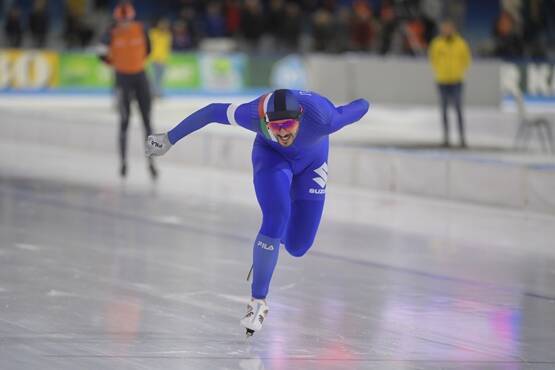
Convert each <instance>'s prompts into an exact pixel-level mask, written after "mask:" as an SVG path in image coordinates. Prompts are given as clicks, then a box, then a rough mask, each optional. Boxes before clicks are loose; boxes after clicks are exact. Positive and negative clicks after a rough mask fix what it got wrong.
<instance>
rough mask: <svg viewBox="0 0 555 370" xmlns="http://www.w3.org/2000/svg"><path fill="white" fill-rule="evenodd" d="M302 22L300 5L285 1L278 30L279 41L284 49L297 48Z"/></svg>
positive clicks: (291, 49)
mask: <svg viewBox="0 0 555 370" xmlns="http://www.w3.org/2000/svg"><path fill="white" fill-rule="evenodd" d="M302 24H303V19H302V12H301V7H300V6H299V5H298V4H297V3H296V2H292V1H289V2H287V3H286V5H285V17H284V18H283V20H282V26H281V32H280V36H281V41H282V43H283V45H284V46H285V48H286V50H289V51H296V50H297V49H298V48H299V38H300V36H301V31H302Z"/></svg>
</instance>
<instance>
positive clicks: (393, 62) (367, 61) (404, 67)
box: [306, 55, 501, 106]
mask: <svg viewBox="0 0 555 370" xmlns="http://www.w3.org/2000/svg"><path fill="white" fill-rule="evenodd" d="M306 60H307V62H306V63H307V71H308V84H309V88H310V89H311V90H314V91H318V92H320V93H323V94H324V95H326V96H330V97H332V98H333V99H336V100H339V101H347V100H351V99H355V98H357V97H365V98H367V99H369V100H371V101H373V102H375V103H390V104H426V105H432V104H437V100H438V99H437V91H436V90H437V88H436V84H435V82H434V76H433V74H432V70H431V67H430V65H429V63H428V61H427V60H426V59H420V58H419V59H415V58H395V57H383V58H381V57H368V56H360V55H351V56H347V57H345V56H329V55H311V56H309V57H307V59H306ZM500 69H501V63H499V62H497V61H486V60H479V61H475V62H474V63H473V64H472V66H471V67H470V69H469V71H468V73H467V76H466V80H465V101H466V103H467V104H468V105H473V106H498V105H499V103H500V101H501V100H500V99H501V94H500Z"/></svg>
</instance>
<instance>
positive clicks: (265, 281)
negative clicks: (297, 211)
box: [252, 169, 292, 299]
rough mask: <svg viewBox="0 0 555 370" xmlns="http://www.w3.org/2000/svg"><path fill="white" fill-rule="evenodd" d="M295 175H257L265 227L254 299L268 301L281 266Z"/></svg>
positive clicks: (256, 250) (257, 246)
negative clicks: (273, 276) (291, 189)
mask: <svg viewBox="0 0 555 370" xmlns="http://www.w3.org/2000/svg"><path fill="white" fill-rule="evenodd" d="M291 178H292V175H291V172H290V171H287V170H285V169H277V170H270V169H268V170H262V171H259V172H257V173H256V174H255V175H254V187H255V190H256V198H257V199H258V203H259V204H260V208H261V209H262V225H261V227H260V232H259V233H258V236H257V237H256V241H255V243H254V247H253V283H252V296H253V298H256V299H265V298H266V295H267V294H268V289H269V286H270V280H271V279H272V274H273V272H274V269H275V267H276V264H277V260H278V255H279V245H280V240H281V237H282V235H283V234H284V232H285V228H286V226H287V221H288V218H289V213H290V207H291V200H290V196H289V193H290V188H291Z"/></svg>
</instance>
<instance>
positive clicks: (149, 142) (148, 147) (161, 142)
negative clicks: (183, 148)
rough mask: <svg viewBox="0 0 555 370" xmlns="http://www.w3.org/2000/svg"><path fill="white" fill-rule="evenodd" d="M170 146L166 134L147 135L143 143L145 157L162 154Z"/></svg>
mask: <svg viewBox="0 0 555 370" xmlns="http://www.w3.org/2000/svg"><path fill="white" fill-rule="evenodd" d="M171 146H172V144H171V143H170V140H169V139H168V134H154V135H149V137H148V138H147V139H146V143H145V155H146V156H147V157H152V156H160V155H163V154H165V153H166V152H167V151H168V150H170V148H171Z"/></svg>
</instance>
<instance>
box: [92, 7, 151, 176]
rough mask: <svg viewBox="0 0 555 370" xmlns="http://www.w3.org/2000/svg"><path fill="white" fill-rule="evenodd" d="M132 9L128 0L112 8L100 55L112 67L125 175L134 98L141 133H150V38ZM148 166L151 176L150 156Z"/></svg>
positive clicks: (125, 173) (123, 174)
mask: <svg viewBox="0 0 555 370" xmlns="http://www.w3.org/2000/svg"><path fill="white" fill-rule="evenodd" d="M134 19H135V9H134V8H133V6H132V5H131V3H130V2H123V3H121V4H120V5H118V6H116V8H115V9H114V21H115V23H114V25H113V26H112V27H111V28H110V29H109V30H108V32H106V34H105V35H104V36H103V37H102V46H103V47H102V48H101V49H102V50H101V53H100V58H101V59H102V60H103V61H104V62H106V63H108V64H110V65H111V66H112V67H113V68H114V70H115V87H116V94H117V98H118V108H119V115H120V134H119V149H120V158H121V167H120V175H121V176H122V177H125V176H126V175H127V129H128V127H129V118H130V112H131V110H130V106H131V100H132V99H133V98H136V99H137V102H138V104H139V110H140V111H141V117H142V121H143V126H144V133H145V137H148V135H150V134H151V133H152V128H151V124H150V110H151V94H150V87H149V83H148V79H147V76H146V73H145V65H146V62H147V57H148V55H149V54H150V41H149V38H148V34H147V33H146V30H145V27H144V26H143V24H142V23H141V22H138V21H135V20H134ZM149 170H150V174H151V176H152V178H153V179H156V178H157V176H158V171H157V170H156V167H155V166H154V162H153V161H152V159H150V160H149Z"/></svg>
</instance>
